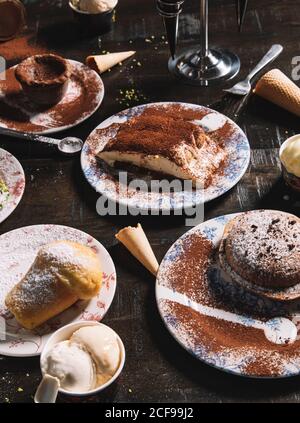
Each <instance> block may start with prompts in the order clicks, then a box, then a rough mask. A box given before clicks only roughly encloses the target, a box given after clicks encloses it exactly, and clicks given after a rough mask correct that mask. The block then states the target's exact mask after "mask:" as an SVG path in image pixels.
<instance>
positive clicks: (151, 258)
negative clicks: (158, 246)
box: [116, 223, 159, 276]
mask: <svg viewBox="0 0 300 423" xmlns="http://www.w3.org/2000/svg"><path fill="white" fill-rule="evenodd" d="M116 238H117V239H118V240H119V241H120V242H121V243H122V244H123V245H125V247H126V248H127V249H128V250H129V251H130V252H131V254H132V255H133V256H134V257H135V258H136V259H137V260H138V261H139V262H140V263H142V265H143V266H145V267H146V268H147V269H148V270H149V272H151V273H152V274H153V275H154V276H156V274H157V271H158V268H159V264H158V262H157V260H156V257H155V255H154V253H153V250H152V248H151V245H150V244H149V241H148V238H147V237H146V234H145V232H144V230H143V228H142V226H141V225H140V224H139V223H138V225H137V227H136V228H135V227H131V226H128V227H127V228H124V229H121V230H120V232H118V233H117V234H116Z"/></svg>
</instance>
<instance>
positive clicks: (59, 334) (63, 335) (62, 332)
mask: <svg viewBox="0 0 300 423" xmlns="http://www.w3.org/2000/svg"><path fill="white" fill-rule="evenodd" d="M83 326H106V325H104V324H103V323H99V322H91V321H90V322H89V321H78V322H73V323H70V324H69V325H66V326H63V327H62V328H60V329H58V330H57V331H56V332H54V333H53V334H52V335H51V336H50V338H49V339H48V341H47V342H46V344H45V346H44V348H43V351H42V353H41V358H40V365H41V371H42V361H43V359H44V357H45V356H46V354H47V353H48V351H49V350H50V349H51V348H52V347H53V346H54V345H55V344H57V343H58V342H61V341H66V340H68V339H70V337H71V336H72V334H73V333H74V332H75V331H76V330H77V329H80V328H82V327H83ZM110 329H111V328H110ZM111 330H113V329H111ZM114 332H115V331H114ZM115 334H116V336H117V340H118V344H119V347H120V353H121V359H120V365H119V368H118V370H117V371H116V373H115V374H114V375H113V377H112V378H111V379H109V380H108V381H107V382H106V383H104V384H103V385H101V386H98V387H97V388H95V389H92V390H91V391H86V392H76V391H66V390H65V389H62V388H59V390H58V391H59V392H61V393H62V394H66V395H72V396H86V395H94V394H97V393H98V392H101V391H103V390H104V389H106V388H107V387H108V386H109V385H111V384H112V383H113V382H114V381H115V380H116V379H117V377H118V376H119V375H120V373H121V372H122V370H123V367H124V364H125V348H124V344H123V342H122V340H121V338H120V337H119V335H118V334H117V333H116V332H115ZM42 373H43V371H42Z"/></svg>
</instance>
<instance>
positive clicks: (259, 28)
mask: <svg viewBox="0 0 300 423" xmlns="http://www.w3.org/2000/svg"><path fill="white" fill-rule="evenodd" d="M25 3H26V5H27V12H28V28H27V30H26V32H25V34H23V36H24V35H25V36H28V37H29V44H30V45H31V48H32V49H33V50H34V49H35V48H41V46H42V47H43V48H45V49H48V50H51V51H54V52H58V53H60V54H62V55H64V56H65V57H67V58H71V59H76V60H79V61H84V60H85V57H86V56H87V55H89V54H91V53H95V52H101V51H102V50H103V51H111V52H114V51H125V50H131V49H134V50H137V54H136V57H135V59H136V61H128V62H126V63H125V64H123V66H117V67H116V68H114V69H113V70H112V71H111V72H109V73H106V74H104V75H103V80H104V84H105V88H106V95H105V99H104V102H103V104H102V106H101V108H100V109H99V110H98V112H97V113H96V114H95V115H94V116H93V117H92V118H91V119H89V120H88V121H87V122H85V123H84V124H82V125H80V126H79V127H77V128H74V129H72V130H70V131H69V134H72V135H75V136H81V137H82V138H86V136H87V135H88V134H89V133H90V132H91V130H92V129H93V128H94V127H95V126H96V125H97V124H98V123H99V122H101V121H102V120H103V119H105V118H107V117H108V116H110V115H111V114H113V113H115V112H117V111H119V110H121V109H123V108H126V107H128V106H132V105H135V104H138V103H144V102H151V101H163V100H177V101H184V102H191V103H196V104H204V105H207V104H211V103H214V102H215V101H216V100H218V99H220V98H221V97H222V95H223V94H222V90H221V88H217V89H211V88H193V87H189V86H185V85H182V84H180V83H178V81H177V80H174V79H173V78H172V77H171V76H170V75H169V73H168V71H167V68H166V63H167V59H168V46H167V45H166V44H165V40H164V39H163V37H162V36H163V34H164V30H163V26H162V22H161V19H160V17H159V16H158V15H157V12H156V10H155V2H154V1H153V0H120V1H119V5H118V8H117V16H116V23H115V26H114V29H113V30H112V31H111V32H110V33H109V34H106V35H105V36H103V37H101V48H100V49H99V40H98V39H97V38H88V39H86V38H84V37H82V36H81V35H79V33H78V31H77V28H76V27H75V26H74V21H73V19H72V13H71V11H70V9H69V7H68V5H67V2H66V1H64V0H63V1H62V0H43V1H31V2H28V1H27V2H25ZM209 5H210V37H211V43H212V44H215V45H220V46H223V47H227V48H229V49H231V50H233V51H234V52H235V53H237V54H238V55H239V56H240V58H241V62H242V68H241V72H240V75H239V77H242V76H245V75H246V74H247V72H248V71H249V70H250V69H251V68H252V67H254V65H255V64H256V63H257V62H258V60H259V59H260V58H261V57H262V56H263V54H264V53H265V52H266V51H267V50H268V49H269V47H270V46H271V44H273V43H278V42H279V43H281V44H283V46H284V51H283V53H282V54H281V56H280V57H279V58H278V59H277V61H276V65H274V66H276V67H278V68H280V69H281V70H283V71H284V72H285V73H286V74H287V75H288V76H290V75H291V70H292V67H291V59H292V57H293V56H296V55H298V54H299V53H300V17H299V10H300V1H299V0H291V1H289V0H282V1H276V0H274V1H271V0H269V1H268V0H263V1H262V0H249V9H248V13H247V16H246V20H245V25H244V31H243V32H242V34H239V33H238V31H237V24H236V14H235V2H234V1H228V0H215V1H213V0H210V1H209ZM198 9H199V1H198V0H187V1H186V3H185V8H184V12H183V14H182V16H181V21H180V47H181V48H183V47H185V46H189V45H192V44H195V43H197V42H198V39H199V27H198ZM10 46H11V47H10ZM13 50H14V48H13V44H12V43H11V44H9V43H4V44H0V55H4V56H5V57H10V60H9V63H8V64H9V65H11V64H15V63H17V62H19V61H20V59H21V57H17V56H18V54H17V52H16V53H13ZM138 62H140V66H139V65H138ZM131 89H134V90H135V94H136V96H137V98H136V99H135V100H129V101H128V100H127V99H125V98H124V94H122V92H123V93H124V92H125V91H126V90H131ZM121 91H122V92H121ZM239 124H240V126H241V127H242V129H243V130H244V131H245V132H246V134H247V135H248V137H249V141H250V144H251V148H252V156H251V164H250V166H249V169H248V171H247V173H246V175H245V176H244V178H243V179H242V181H241V182H240V183H239V184H238V186H236V187H235V188H234V189H232V190H231V191H230V192H229V193H228V194H226V195H224V196H222V197H221V198H219V199H218V200H215V201H213V202H211V203H209V204H207V205H206V207H205V217H206V218H207V219H208V218H211V217H214V216H218V215H220V214H227V213H232V212H238V211H245V210H248V209H254V208H261V207H267V208H276V209H282V210H286V211H291V212H293V213H295V214H299V205H300V202H299V197H297V196H296V195H295V194H293V193H291V192H290V191H289V190H288V189H287V188H286V187H285V186H284V183H283V181H282V179H281V171H280V165H279V159H278V147H279V146H280V144H281V143H282V142H283V141H284V140H285V139H286V138H287V137H288V136H291V135H293V134H295V133H297V132H300V131H299V119H298V118H296V117H293V116H291V115H289V114H288V113H286V112H284V111H282V110H279V109H278V108H276V107H275V106H272V105H271V104H268V103H266V102H264V101H263V100H260V99H257V98H251V100H250V102H249V104H248V106H247V108H246V109H245V110H244V112H243V114H242V115H241V117H240V120H239ZM59 136H60V135H59ZM0 146H1V147H3V148H6V149H7V150H9V151H10V152H11V153H13V154H14V155H15V156H16V157H17V158H18V159H19V160H20V161H21V163H22V165H23V167H24V170H25V173H26V182H27V185H26V191H25V195H24V197H23V199H22V201H21V203H20V205H19V207H18V208H17V210H16V211H15V212H14V214H13V215H12V216H10V217H9V218H8V219H7V221H5V222H4V223H2V224H1V226H0V233H5V232H7V231H9V230H12V229H15V228H18V227H22V226H26V225H31V224H41V223H57V224H62V225H69V226H74V227H75V228H78V229H81V230H83V231H85V232H87V233H89V234H91V235H92V236H94V237H96V238H97V239H98V240H99V241H100V242H102V243H103V244H104V245H105V247H106V248H107V249H108V250H109V251H110V253H111V255H112V256H113V258H114V260H115V263H116V267H117V274H118V287H117V292H116V296H115V299H114V302H113V304H112V306H111V308H110V310H109V312H108V313H107V315H106V316H105V318H104V323H106V324H108V325H110V326H111V327H112V328H114V329H115V330H116V331H117V332H118V333H119V334H120V335H121V337H122V339H123V340H124V343H125V347H126V351H127V360H126V365H125V369H124V371H123V373H122V375H121V377H120V378H119V379H118V381H117V383H115V384H114V385H113V386H111V387H110V388H109V389H108V390H106V391H105V392H104V393H102V394H100V395H97V396H95V397H91V398H87V399H86V400H87V401H89V402H111V401H120V402H135V401H144V402H147V401H167V402H169V401H178V402H183V401H185V402H188V401H192V402H241V401H263V402H298V401H299V398H300V396H299V395H300V383H299V382H300V380H299V378H293V379H288V380H277V381H276V380H274V381H256V380H250V379H245V378H240V377H237V376H230V375H228V374H226V373H222V372H221V371H218V370H214V369H212V368H210V367H208V366H206V365H205V364H202V363H200V362H198V361H196V360H195V359H194V358H192V357H191V356H190V355H189V354H188V353H187V352H185V351H184V350H183V349H182V348H181V347H180V346H179V345H178V344H177V343H176V342H175V341H174V340H173V339H172V337H171V336H170V335H169V333H168V332H167V330H166V329H165V327H164V325H163V323H162V322H161V320H160V317H159V315H158V312H157V308H156V304H155V296H154V286H155V280H154V278H153V277H151V276H150V275H149V274H148V273H147V272H146V271H145V270H144V269H142V268H141V267H140V266H139V265H138V264H136V263H135V262H134V260H133V259H131V258H130V257H129V256H128V255H127V254H126V252H125V251H124V249H123V248H121V247H120V246H117V243H116V240H115V239H114V234H115V233H116V232H117V230H118V229H119V228H121V227H123V226H125V225H126V224H128V223H137V221H138V220H137V219H132V218H129V217H128V218H124V217H122V218H118V217H115V218H100V217H99V216H98V215H97V213H96V210H95V205H96V200H97V195H96V194H95V193H94V191H93V190H92V189H91V188H90V187H89V185H88V184H87V183H86V182H85V180H84V178H83V175H82V172H81V169H80V164H79V159H78V158H75V159H72V160H69V159H65V158H62V157H61V156H59V155H57V154H56V153H55V152H54V150H52V149H51V148H49V147H44V146H38V145H35V144H33V143H27V142H24V141H23V142H20V141H15V140H6V139H5V138H3V137H1V138H0ZM139 220H141V219H139ZM142 223H143V226H144V229H145V231H146V233H147V235H148V236H149V239H150V242H151V243H152V245H153V248H154V251H155V253H156V254H157V257H158V259H159V260H161V259H162V257H163V256H164V254H165V253H166V251H167V249H168V248H169V247H170V246H171V244H172V243H173V242H174V241H175V240H176V239H177V238H178V237H179V236H180V235H181V234H182V233H184V232H185V231H186V230H187V228H186V227H185V226H184V220H183V219H182V218H177V219H174V218H169V217H168V218H163V217H153V218H150V217H149V218H147V219H143V220H142ZM39 380H40V370H39V358H37V357H36V358H29V359H17V358H7V357H3V356H0V401H1V402H31V401H32V398H33V395H34V392H35V389H36V386H37V384H38V382H39ZM59 401H61V402H65V401H67V402H70V401H74V402H79V401H82V399H77V400H76V399H72V398H71V397H67V398H66V397H62V396H60V397H59Z"/></svg>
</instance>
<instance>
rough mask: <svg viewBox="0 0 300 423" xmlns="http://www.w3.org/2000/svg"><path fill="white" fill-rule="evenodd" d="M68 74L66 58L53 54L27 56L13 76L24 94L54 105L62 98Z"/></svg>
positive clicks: (36, 100) (39, 101)
mask: <svg viewBox="0 0 300 423" xmlns="http://www.w3.org/2000/svg"><path fill="white" fill-rule="evenodd" d="M70 76H71V70H70V65H69V63H68V62H67V60H65V59H63V58H62V57H60V56H57V55H55V54H38V55H36V56H31V57H28V58H27V59H25V60H23V62H21V63H20V64H19V65H18V66H17V67H16V70H15V77H16V79H17V80H18V81H19V82H20V84H21V86H22V88H23V91H24V93H25V94H26V96H27V97H28V98H30V100H32V101H33V102H34V103H36V104H42V105H54V104H56V103H58V102H59V101H60V100H61V99H62V98H63V96H64V95H65V93H66V91H67V88H68V82H69V79H70Z"/></svg>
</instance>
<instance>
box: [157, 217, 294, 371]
mask: <svg viewBox="0 0 300 423" xmlns="http://www.w3.org/2000/svg"><path fill="white" fill-rule="evenodd" d="M235 216H236V215H235V214H232V215H226V216H220V217H217V218H215V219H212V220H208V221H207V222H204V223H202V224H200V225H198V226H196V227H195V228H193V229H191V230H190V231H188V232H187V233H185V234H184V235H183V236H182V237H181V238H179V239H178V240H177V241H176V242H175V243H174V244H173V245H172V247H171V248H170V249H169V251H168V252H167V254H166V256H165V257H164V259H163V261H162V263H161V265H160V268H159V272H158V275H157V281H156V299H157V304H158V308H159V312H160V315H161V317H162V319H163V321H164V323H165V325H166V327H167V328H168V330H169V331H170V333H171V334H172V335H173V337H174V338H175V339H176V340H177V341H178V342H179V343H180V344H181V345H182V346H183V347H184V348H185V349H186V350H187V351H188V352H190V353H191V354H192V355H194V356H195V357H197V358H198V359H199V360H201V361H204V362H205V363H207V364H209V365H211V366H213V367H216V368H218V369H220V370H224V371H226V372H230V373H234V374H237V375H241V376H247V377H256V378H257V377H259V378H282V377H288V376H295V375H299V374H300V339H297V341H295V343H294V344H292V345H284V346H282V345H276V344H273V343H271V342H269V341H268V340H267V339H266V338H265V335H264V334H263V331H262V330H259V329H253V328H250V327H247V326H244V324H246V323H247V324H250V325H251V322H253V320H252V319H253V318H257V316H259V317H258V318H259V319H260V318H261V316H265V318H266V319H267V320H268V319H269V318H271V317H278V316H287V317H290V318H292V317H294V318H296V315H297V319H296V320H294V322H295V323H296V324H297V322H299V321H300V319H299V316H298V313H297V308H296V309H293V310H291V309H290V307H288V308H286V307H285V306H283V305H281V304H280V303H278V302H273V301H268V300H264V299H263V298H262V297H259V296H256V295H254V294H252V293H251V292H248V291H246V290H244V289H243V288H241V287H240V286H237V285H236V284H235V283H234V282H232V281H231V279H230V277H229V276H228V275H225V274H224V272H223V271H222V270H221V269H220V265H219V261H218V247H219V244H220V241H221V237H222V235H223V232H224V226H225V224H226V223H227V222H229V221H230V220H231V219H233V218H234V217H235ZM206 252H209V256H210V261H207V260H206V258H205V257H206ZM192 301H193V302H194V303H192ZM195 303H197V304H200V306H196V305H195ZM202 306H204V307H207V308H208V309H209V312H211V313H212V314H210V317H209V316H203V314H202V313H200V312H199V310H200V309H201V307H202ZM195 307H196V308H197V311H195ZM228 311H229V312H230V313H234V314H235V317H236V318H237V319H238V320H239V321H241V322H244V324H235V325H233V324H232V323H230V322H227V321H226V312H228ZM294 313H295V315H294ZM216 314H217V316H218V317H215V316H216ZM236 314H238V315H236ZM222 316H224V319H225V320H224V319H222ZM297 326H298V333H299V324H297Z"/></svg>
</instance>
